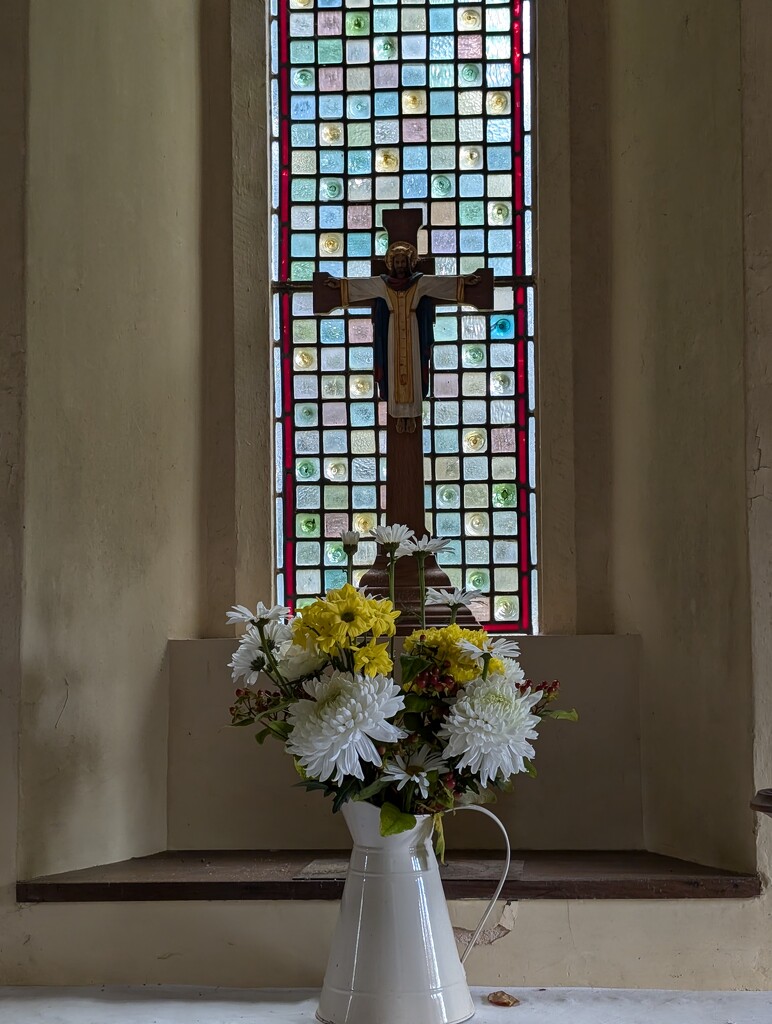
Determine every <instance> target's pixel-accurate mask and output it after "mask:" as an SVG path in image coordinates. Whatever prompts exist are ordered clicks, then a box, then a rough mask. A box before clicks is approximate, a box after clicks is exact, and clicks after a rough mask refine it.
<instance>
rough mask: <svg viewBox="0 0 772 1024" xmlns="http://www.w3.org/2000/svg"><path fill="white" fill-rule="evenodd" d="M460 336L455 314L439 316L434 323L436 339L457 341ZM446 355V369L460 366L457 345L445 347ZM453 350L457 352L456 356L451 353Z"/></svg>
mask: <svg viewBox="0 0 772 1024" xmlns="http://www.w3.org/2000/svg"><path fill="white" fill-rule="evenodd" d="M457 338H458V320H457V318H456V317H454V316H438V317H437V320H436V321H435V325H434V339H435V341H455V340H456V339H457ZM443 352H445V353H446V356H445V357H443V358H446V359H447V363H446V366H445V367H444V369H450V368H451V367H456V366H458V349H456V348H455V347H454V348H452V349H450V348H448V349H443ZM451 352H455V353H456V354H455V357H453V356H452V355H451Z"/></svg>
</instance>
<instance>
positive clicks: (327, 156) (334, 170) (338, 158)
mask: <svg viewBox="0 0 772 1024" xmlns="http://www.w3.org/2000/svg"><path fill="white" fill-rule="evenodd" d="M344 167H345V164H344V162H343V151H342V150H340V149H322V150H320V151H319V170H320V172H321V173H322V174H343V170H344Z"/></svg>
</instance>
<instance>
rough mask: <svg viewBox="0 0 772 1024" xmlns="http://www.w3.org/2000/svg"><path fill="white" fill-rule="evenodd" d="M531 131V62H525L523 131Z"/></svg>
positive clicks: (526, 60)
mask: <svg viewBox="0 0 772 1024" xmlns="http://www.w3.org/2000/svg"><path fill="white" fill-rule="evenodd" d="M530 130H531V62H530V60H528V58H526V59H525V60H524V61H523V131H526V132H529V131H530Z"/></svg>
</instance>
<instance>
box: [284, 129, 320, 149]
mask: <svg viewBox="0 0 772 1024" xmlns="http://www.w3.org/2000/svg"><path fill="white" fill-rule="evenodd" d="M290 138H291V139H292V145H293V146H294V147H295V148H296V149H304V148H307V147H309V146H315V145H316V125H313V124H293V125H292V128H291V130H290Z"/></svg>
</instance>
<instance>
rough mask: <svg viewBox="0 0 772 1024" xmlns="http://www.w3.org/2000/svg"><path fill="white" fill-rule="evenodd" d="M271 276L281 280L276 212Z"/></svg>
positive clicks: (273, 218) (272, 222) (272, 240)
mask: <svg viewBox="0 0 772 1024" xmlns="http://www.w3.org/2000/svg"><path fill="white" fill-rule="evenodd" d="M271 235H272V239H271V276H272V278H273V280H274V281H278V280H279V218H278V217H277V216H276V214H274V215H273V216H272V217H271Z"/></svg>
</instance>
